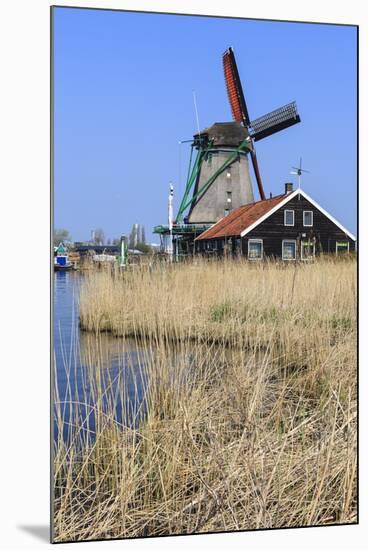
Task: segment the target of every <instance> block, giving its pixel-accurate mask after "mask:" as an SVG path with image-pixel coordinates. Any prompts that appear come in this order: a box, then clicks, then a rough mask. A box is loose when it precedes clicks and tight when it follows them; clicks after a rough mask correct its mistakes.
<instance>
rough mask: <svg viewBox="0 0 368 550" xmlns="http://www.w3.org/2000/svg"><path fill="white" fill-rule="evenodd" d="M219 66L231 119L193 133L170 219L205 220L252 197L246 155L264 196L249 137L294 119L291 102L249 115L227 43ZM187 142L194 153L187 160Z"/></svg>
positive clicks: (264, 134)
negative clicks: (174, 212)
mask: <svg viewBox="0 0 368 550" xmlns="http://www.w3.org/2000/svg"><path fill="white" fill-rule="evenodd" d="M223 68H224V76H225V83H226V88H227V92H228V97H229V102H230V107H231V111H232V115H233V121H232V122H217V123H215V124H213V125H212V126H210V127H209V128H206V129H204V130H202V131H201V132H199V131H198V133H197V134H196V135H194V139H193V143H192V152H191V160H190V168H189V173H188V180H187V184H186V189H185V192H184V196H183V198H182V201H181V204H180V206H179V209H178V213H177V217H176V223H180V222H182V221H183V219H184V212H185V211H186V210H187V209H188V208H189V213H188V215H187V217H186V218H185V219H184V221H185V222H186V223H189V224H201V223H202V224H205V223H207V224H210V223H214V222H216V221H218V220H219V219H220V218H222V217H224V216H225V215H226V214H227V213H228V212H229V211H230V210H232V209H234V208H237V207H238V206H242V205H243V204H248V203H251V202H253V201H254V195H253V187H252V182H251V178H250V174H249V166H248V157H249V156H250V158H251V160H252V165H253V169H254V174H255V178H256V181H257V185H258V191H259V196H260V198H261V199H262V200H264V199H265V198H266V197H265V193H264V189H263V184H262V179H261V175H260V170H259V166H258V162H257V156H256V151H255V147H254V142H256V141H259V140H261V139H264V138H265V137H268V136H271V135H272V134H275V133H276V132H279V131H281V130H283V129H285V128H288V127H289V126H292V125H294V124H297V123H298V122H300V117H299V114H298V111H297V107H296V103H295V102H292V103H289V104H287V105H284V106H283V107H280V108H279V109H276V110H275V111H272V112H271V113H268V114H266V115H264V116H262V117H260V118H257V119H256V120H254V121H252V122H251V120H250V117H249V113H248V108H247V104H246V102H245V99H244V93H243V88H242V85H241V82H240V78H239V73H238V69H237V65H236V61H235V56H234V52H233V50H232V48H228V49H227V50H226V52H225V53H224V54H223ZM193 148H194V149H196V150H197V157H196V159H195V161H194V163H193V165H192V153H193Z"/></svg>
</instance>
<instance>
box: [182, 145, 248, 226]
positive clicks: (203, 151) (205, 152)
mask: <svg viewBox="0 0 368 550" xmlns="http://www.w3.org/2000/svg"><path fill="white" fill-rule="evenodd" d="M193 147H194V145H193V144H192V148H191V153H190V161H189V169H188V177H187V183H186V186H185V191H184V195H183V198H182V200H181V203H180V206H179V209H178V213H177V216H176V220H175V223H177V224H178V223H181V222H182V221H183V214H184V212H185V210H186V209H187V208H188V207H189V206H191V205H192V204H194V203H195V202H196V201H197V200H198V199H200V198H201V197H202V196H203V195H204V193H205V192H206V191H207V189H208V188H209V187H210V186H211V185H212V183H213V182H214V181H215V179H216V178H217V177H218V176H219V175H220V174H221V173H222V172H223V171H224V170H226V168H228V167H229V166H230V165H231V164H232V163H233V162H234V161H235V160H236V159H237V158H238V156H239V153H241V152H244V151H251V150H252V143H251V141H250V140H248V139H245V140H244V141H242V142H241V143H240V144H239V146H238V147H237V148H236V149H234V150H233V152H232V154H231V155H229V156H228V158H227V159H226V161H225V162H224V163H223V164H222V165H221V166H220V168H218V169H217V170H216V171H215V172H214V173H213V174H212V175H211V176H210V177H209V178H208V180H207V181H206V182H205V183H204V184H203V185H202V187H200V188H199V189H198V191H197V192H196V193H195V194H194V195H193V196H192V197H191V198H190V199H188V197H189V194H190V192H191V190H192V188H193V186H194V185H195V182H196V181H197V176H198V174H199V172H200V169H201V165H202V163H203V161H204V160H206V159H208V158H209V155H212V152H214V151H218V150H219V149H217V148H216V149H213V148H212V141H210V142H209V144H208V146H207V147H205V148H203V147H200V148H199V150H198V153H197V156H196V158H195V161H194V164H193V167H192V157H193Z"/></svg>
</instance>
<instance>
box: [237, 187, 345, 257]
mask: <svg viewBox="0 0 368 550" xmlns="http://www.w3.org/2000/svg"><path fill="white" fill-rule="evenodd" d="M285 210H294V226H292V227H290V226H285V225H284V211H285ZM304 210H310V211H312V212H313V227H304V226H303V211H304ZM304 234H305V237H304V236H303V235H304ZM313 237H314V238H315V242H316V245H315V250H316V254H320V253H322V252H324V253H335V251H336V241H348V242H349V249H350V251H353V250H355V242H354V241H353V240H352V239H351V238H350V237H348V236H347V235H346V234H345V233H344V232H343V231H342V230H341V229H340V228H339V227H338V226H337V225H335V224H334V223H333V222H332V221H331V220H330V219H329V218H328V217H327V216H325V215H324V214H323V213H322V212H321V211H320V210H318V209H317V208H316V207H315V206H313V205H312V204H311V203H310V202H309V201H307V199H305V198H304V197H303V196H301V195H297V196H295V197H294V198H293V199H291V201H289V202H288V203H287V204H286V205H285V206H283V207H281V208H280V209H279V210H277V212H275V213H274V214H272V215H271V216H269V217H268V218H267V219H266V220H264V222H262V223H261V224H259V225H258V226H257V227H255V228H254V229H253V230H252V231H250V232H249V233H247V235H245V236H244V237H243V239H242V252H243V254H244V255H245V256H247V255H248V240H249V239H262V240H263V254H264V255H265V256H275V257H279V256H282V241H283V239H295V240H297V241H300V240H301V239H308V238H313Z"/></svg>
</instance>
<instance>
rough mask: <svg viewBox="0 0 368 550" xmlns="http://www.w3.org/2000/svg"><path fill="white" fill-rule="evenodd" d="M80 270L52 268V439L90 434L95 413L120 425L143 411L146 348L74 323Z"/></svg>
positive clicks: (134, 420)
mask: <svg viewBox="0 0 368 550" xmlns="http://www.w3.org/2000/svg"><path fill="white" fill-rule="evenodd" d="M83 279H84V275H83V273H80V272H73V271H71V272H60V271H59V272H55V273H54V315H53V339H54V372H53V400H54V439H57V438H58V437H59V435H61V433H63V438H64V439H65V440H70V438H72V437H74V436H75V433H76V432H78V436H79V437H82V438H83V437H84V436H83V434H85V436H86V437H87V436H88V437H91V434H92V435H93V433H94V432H95V423H96V417H97V412H98V414H99V415H100V416H101V415H103V414H104V413H106V415H108V416H109V418H111V411H113V414H114V421H115V422H116V423H118V424H123V425H130V426H132V425H135V424H137V423H139V421H140V419H141V418H142V415H144V409H145V405H144V389H145V388H146V387H147V382H146V374H145V363H146V355H147V351H146V349H145V348H144V346H142V345H139V344H138V343H137V342H136V341H134V340H132V339H125V338H115V337H113V336H111V335H109V334H99V335H98V336H96V335H95V334H90V333H86V332H83V331H81V330H80V328H79V294H80V288H81V285H83Z"/></svg>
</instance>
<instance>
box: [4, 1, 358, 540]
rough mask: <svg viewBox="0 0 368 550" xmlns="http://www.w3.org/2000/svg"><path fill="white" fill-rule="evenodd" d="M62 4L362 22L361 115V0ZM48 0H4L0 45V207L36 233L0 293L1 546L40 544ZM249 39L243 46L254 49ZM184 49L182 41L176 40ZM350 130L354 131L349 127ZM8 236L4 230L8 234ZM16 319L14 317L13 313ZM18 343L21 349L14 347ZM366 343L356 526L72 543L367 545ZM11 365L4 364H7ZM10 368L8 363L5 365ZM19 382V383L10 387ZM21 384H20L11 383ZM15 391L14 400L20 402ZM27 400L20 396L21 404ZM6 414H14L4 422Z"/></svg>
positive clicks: (45, 400) (44, 453) (11, 221)
mask: <svg viewBox="0 0 368 550" xmlns="http://www.w3.org/2000/svg"><path fill="white" fill-rule="evenodd" d="M57 4H58V5H65V6H67V5H78V6H80V7H83V6H90V7H92V6H95V7H106V8H109V7H110V8H115V9H119V8H122V9H134V10H148V11H149V10H156V11H172V12H182V13H197V14H198V13H203V14H213V15H227V16H239V17H253V18H265V19H272V18H274V19H284V20H301V21H310V22H313V21H315V22H320V21H330V22H333V23H343V24H347V23H350V24H359V25H360V31H359V36H360V55H359V59H360V98H361V104H360V117H361V120H367V118H368V103H367V102H366V101H365V98H366V97H368V72H367V69H366V68H367V66H368V18H367V17H366V6H365V3H364V2H361V1H360V0H350V1H349V2H348V3H346V2H336V1H334V0H325V1H324V2H320V0H308V1H307V0H300V1H299V2H295V0H279V1H278V2H271V1H270V0H257V2H253V3H252V2H250V3H249V2H248V3H245V2H239V0H228V1H227V2H223V1H221V0H79V1H78V2H77V1H74V2H72V1H70V0H69V1H66V0H58V1H57ZM50 5H51V2H49V1H48V0H37V2H30V1H29V0H17V2H3V5H2V9H1V24H2V29H1V33H0V41H1V46H2V48H1V49H2V52H5V54H4V55H3V57H2V77H3V78H2V81H3V82H4V83H5V84H4V85H3V86H2V90H1V94H2V101H1V104H0V109H2V120H1V124H2V132H1V135H2V137H3V140H2V152H3V155H2V162H1V176H2V181H3V182H6V183H5V184H4V185H3V186H2V191H1V192H2V196H1V204H2V205H3V208H2V215H1V216H0V223H1V228H2V229H3V235H5V236H9V238H10V240H11V242H12V243H22V242H24V239H25V235H27V239H28V240H29V239H31V240H32V243H33V244H34V249H35V253H36V254H37V269H34V270H25V269H24V268H22V267H21V261H22V257H23V253H22V251H20V252H19V254H18V251H17V257H16V260H15V262H16V263H17V266H18V267H17V268H16V269H14V268H13V267H12V265H10V264H5V267H4V268H3V269H2V272H1V283H2V284H1V288H2V290H3V293H2V300H1V306H2V316H1V321H2V323H3V324H2V327H3V338H2V365H3V369H2V387H3V393H2V399H1V400H0V407H1V412H2V413H3V414H2V420H3V422H2V440H3V442H6V444H5V449H6V452H5V451H4V452H3V453H0V462H1V466H2V471H3V472H4V475H3V479H2V486H1V496H2V498H1V504H0V505H1V511H2V516H1V518H2V531H1V540H2V544H3V547H4V548H17V549H20V550H23V549H24V550H26V549H27V550H28V549H34V548H37V549H42V548H45V541H44V539H40V538H39V533H43V532H45V530H46V527H47V525H48V521H49V503H48V494H49V475H48V471H49V455H48V453H49V436H48V432H49V415H48V411H49V374H48V372H49V349H48V344H47V340H48V332H49V304H50V298H49V276H48V269H49V236H48V234H49V204H50V203H49V201H50V196H49V159H48V150H49V50H48V48H49V6H50ZM252 46H253V45H250V53H251V48H252ZM183 47H185V45H183ZM359 134H360V148H361V151H363V152H364V151H367V150H368V125H367V124H360V129H359ZM354 138H355V136H354ZM360 181H361V182H362V184H361V186H360V207H359V210H360V219H362V220H364V218H365V215H366V208H367V206H368V188H367V185H365V182H366V181H368V157H367V155H364V154H362V155H361V157H360ZM5 238H6V237H5ZM359 238H360V240H361V241H362V243H363V246H361V247H360V253H359V258H360V274H361V276H360V281H363V284H361V285H360V294H359V303H360V325H361V335H364V334H365V333H366V332H367V329H368V286H367V285H365V284H364V281H366V280H367V279H368V254H367V252H366V250H367V246H364V244H366V243H368V224H365V223H362V224H361V226H360V233H359ZM20 320H21V321H20ZM14 352H16V353H14ZM367 356H368V341H367V339H364V337H361V338H360V367H361V368H360V411H361V414H360V434H361V435H360V487H361V490H360V521H361V523H360V525H356V526H346V527H344V526H334V527H324V528H304V529H291V530H277V531H258V532H250V533H231V534H218V535H200V536H193V537H175V538H171V537H169V538H157V539H146V540H143V539H137V540H124V541H115V542H112V541H111V542H106V543H93V542H90V543H88V545H87V546H85V545H82V544H81V543H78V544H69V545H67V547H68V548H75V549H76V550H80V549H81V548H87V550H92V549H96V550H98V549H100V548H105V546H106V548H107V549H110V548H121V545H122V544H123V545H124V548H125V549H127V550H169V549H171V548H174V547H175V548H176V549H178V550H184V549H186V548H188V546H190V548H191V550H204V549H207V548H211V550H212V549H217V548H219V549H220V548H223V547H224V546H231V547H232V548H234V550H237V549H239V550H240V549H243V548H244V546H246V547H247V549H248V550H266V549H267V550H269V548H270V547H272V549H273V550H295V547H297V548H298V550H310V548H311V547H314V548H329V547H331V548H332V547H333V548H334V550H346V548H350V547H354V549H357V550H360V549H364V548H365V546H366V540H367V539H368V521H367V518H368V491H367V490H366V488H367V487H368V467H367V463H368V459H367V457H368V438H367V433H368V400H367V399H366V395H367V394H368V371H367V369H365V368H364V364H365V363H366V360H367ZM6 366H7V367H6ZM5 367H6V368H5ZM15 388H16V390H15ZM15 391H16V393H15ZM15 396H16V400H15ZM19 404H22V406H19ZM10 417H11V418H12V421H11V422H10V421H9V420H10Z"/></svg>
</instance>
